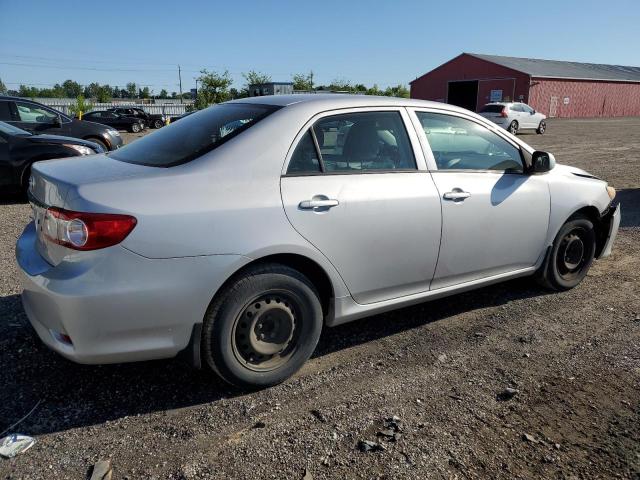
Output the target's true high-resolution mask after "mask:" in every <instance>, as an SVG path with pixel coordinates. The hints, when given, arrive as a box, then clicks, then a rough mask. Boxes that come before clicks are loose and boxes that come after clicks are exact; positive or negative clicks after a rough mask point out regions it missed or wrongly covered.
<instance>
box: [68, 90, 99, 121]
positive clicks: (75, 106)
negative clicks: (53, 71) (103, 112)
mask: <svg viewBox="0 0 640 480" xmlns="http://www.w3.org/2000/svg"><path fill="white" fill-rule="evenodd" d="M68 108H69V113H71V115H74V116H75V115H78V114H79V113H80V112H82V113H87V112H88V111H90V110H91V109H92V108H93V105H91V104H90V103H87V102H86V100H85V98H84V97H83V96H82V95H78V97H77V98H76V103H72V104H71V105H69V107H68Z"/></svg>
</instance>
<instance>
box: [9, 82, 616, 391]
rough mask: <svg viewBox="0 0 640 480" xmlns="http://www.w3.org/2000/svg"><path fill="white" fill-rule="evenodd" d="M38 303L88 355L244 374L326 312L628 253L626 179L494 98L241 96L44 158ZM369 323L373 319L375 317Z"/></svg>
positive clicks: (66, 342) (69, 351) (22, 248)
mask: <svg viewBox="0 0 640 480" xmlns="http://www.w3.org/2000/svg"><path fill="white" fill-rule="evenodd" d="M29 195H30V201H31V205H32V209H33V221H32V222H31V223H29V224H28V226H27V227H26V229H25V230H24V232H23V234H22V236H21V237H20V239H19V240H18V243H17V246H16V255H17V260H18V264H19V266H20V267H21V270H22V277H23V283H24V291H23V294H22V301H23V304H24V308H25V311H26V313H27V316H28V318H29V320H30V322H31V324H32V325H33V327H34V328H35V330H36V332H37V333H38V335H39V336H40V338H41V339H42V341H43V342H44V343H45V344H47V345H48V346H49V347H50V348H52V349H53V350H55V351H56V352H58V353H60V354H61V355H63V356H65V357H67V358H69V359H71V360H74V361H76V362H80V363H114V362H128V361H136V360H149V359H158V358H169V357H174V356H176V355H177V354H178V353H180V352H183V353H185V354H186V355H187V356H188V358H189V359H190V360H191V361H192V362H193V364H195V365H196V366H202V367H204V368H209V369H211V370H212V371H214V372H216V373H217V374H218V375H219V376H221V377H222V378H224V379H225V380H226V381H228V382H230V383H233V384H235V385H238V386H241V387H253V388H256V387H258V388H259V387H265V386H269V385H274V384H277V383H278V382H281V381H283V380H285V379H286V378H288V377H289V376H291V375H292V374H293V373H294V372H296V370H298V369H299V368H300V367H301V366H302V364H303V363H304V362H305V361H306V360H307V359H308V358H309V357H310V356H311V354H312V353H313V351H314V349H315V347H316V343H317V342H318V338H319V336H320V332H321V330H322V329H323V328H324V327H331V326H334V325H337V324H341V323H344V322H348V321H351V320H355V319H358V318H362V317H366V316H369V315H372V314H375V313H379V312H384V311H388V310H390V309H394V308H398V307H402V306H406V305H411V304H415V303H418V302H424V301H427V300H430V299H435V298H440V297H443V296H447V295H453V294H456V293H458V292H463V291H467V290H470V289H474V288H479V287H482V286H486V285H488V284H492V283H495V282H502V281H505V280H508V279H512V278H516V277H524V276H531V277H534V278H535V279H537V280H538V281H539V282H541V283H542V284H543V285H544V286H546V287H548V288H551V289H555V290H566V289H570V288H573V287H575V286H576V285H578V284H579V283H580V282H581V281H582V279H583V278H584V277H585V275H586V274H587V271H588V270H589V267H590V266H591V264H592V262H593V261H594V259H597V258H602V257H606V256H607V255H609V253H610V252H611V248H612V244H613V242H614V239H615V236H616V232H617V230H618V226H619V222H620V207H619V205H617V204H616V203H615V202H614V197H615V190H614V189H613V188H612V187H610V186H608V185H607V183H606V182H604V181H603V180H600V179H598V178H596V177H594V176H592V175H590V174H588V173H586V172H584V171H582V170H579V169H577V168H572V167H568V166H562V165H559V164H558V165H556V163H555V159H554V157H553V155H552V154H550V153H546V152H541V151H534V149H532V148H531V147H529V146H528V145H527V144H525V143H524V142H522V141H521V140H520V139H518V138H516V137H515V136H513V135H511V134H510V133H509V132H507V131H505V130H504V129H501V128H500V127H498V126H497V125H495V124H493V123H491V122H489V121H488V120H486V119H484V118H482V117H481V116H479V115H476V114H474V113H471V112H469V111H466V110H463V109H460V108H458V107H454V106H450V105H445V104H441V103H431V102H424V101H419V100H409V99H392V98H377V97H369V96H348V95H307V96H305V95H293V96H271V97H261V98H250V99H243V100H238V101H233V102H228V103H223V104H220V105H216V106H213V107H210V108H208V109H206V110H203V111H200V112H197V113H194V114H193V115H190V116H188V117H186V118H184V119H183V120H181V121H180V122H178V123H175V124H172V125H170V126H168V127H166V128H163V129H161V130H158V131H157V132H154V133H152V134H150V135H148V136H146V137H144V138H141V139H139V140H136V141H135V142H133V143H131V144H129V145H127V146H125V147H123V148H121V149H118V150H116V151H113V152H110V153H107V154H102V155H96V156H94V157H92V158H90V159H86V158H82V159H74V158H71V159H64V160H52V161H45V162H39V163H37V164H35V165H34V167H33V172H32V177H31V180H30V192H29ZM362 328H366V323H362Z"/></svg>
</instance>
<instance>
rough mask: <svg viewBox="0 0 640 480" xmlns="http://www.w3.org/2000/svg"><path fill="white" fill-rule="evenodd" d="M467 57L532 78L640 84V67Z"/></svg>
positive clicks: (531, 59) (515, 58)
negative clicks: (494, 64)
mask: <svg viewBox="0 0 640 480" xmlns="http://www.w3.org/2000/svg"><path fill="white" fill-rule="evenodd" d="M467 55H471V56H472V57H476V58H480V59H482V60H486V61H487V62H491V63H496V64H498V65H502V66H503V67H507V68H511V69H512V70H517V71H519V72H522V73H526V74H528V75H531V76H532V77H546V78H573V79H579V80H605V81H616V82H640V67H625V66H622V65H604V64H600V63H580V62H563V61H559V60H541V59H539V58H519V57H503V56H501V55H484V54H480V53H468V54H467Z"/></svg>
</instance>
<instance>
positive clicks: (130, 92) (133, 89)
mask: <svg viewBox="0 0 640 480" xmlns="http://www.w3.org/2000/svg"><path fill="white" fill-rule="evenodd" d="M126 88H127V96H128V97H129V98H135V96H136V94H137V93H138V86H137V85H136V84H135V83H133V82H129V83H127V87H126Z"/></svg>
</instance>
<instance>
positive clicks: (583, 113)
mask: <svg viewBox="0 0 640 480" xmlns="http://www.w3.org/2000/svg"><path fill="white" fill-rule="evenodd" d="M411 98H420V99H423V100H436V101H439V102H447V103H451V104H454V105H459V106H461V107H464V108H467V109H469V110H473V111H478V110H479V109H480V107H482V106H483V105H484V104H485V103H489V102H491V101H503V102H508V101H522V102H524V103H527V104H529V105H531V107H533V108H534V109H536V110H538V111H540V112H542V113H544V114H545V115H547V116H549V117H622V116H634V115H640V67H623V66H619V65H601V64H594V63H578V62H560V61H556V60H539V59H535V58H517V57H503V56H498V55H480V54H476V53H463V54H461V55H458V56H457V57H455V58H454V59H452V60H449V61H448V62H447V63H444V64H442V65H440V66H439V67H437V68H436V69H434V70H431V71H430V72H429V73H425V74H424V75H422V76H421V77H418V78H416V79H415V80H414V81H413V82H411Z"/></svg>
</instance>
